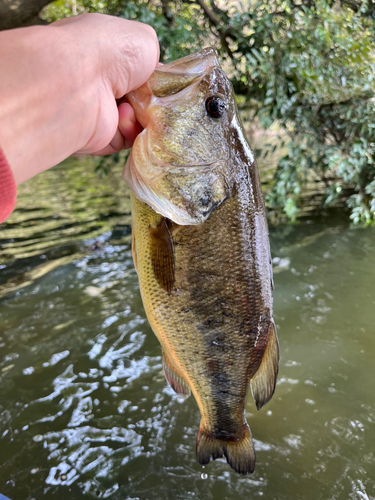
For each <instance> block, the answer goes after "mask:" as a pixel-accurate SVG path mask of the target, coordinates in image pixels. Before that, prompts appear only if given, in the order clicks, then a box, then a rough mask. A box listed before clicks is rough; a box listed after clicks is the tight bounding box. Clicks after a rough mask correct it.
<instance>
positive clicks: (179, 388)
mask: <svg viewBox="0 0 375 500" xmlns="http://www.w3.org/2000/svg"><path fill="white" fill-rule="evenodd" d="M163 370H164V375H165V378H166V379H167V380H168V383H169V385H170V386H171V387H172V389H173V390H174V392H175V393H176V394H180V395H181V396H184V397H185V398H188V397H189V396H190V394H191V391H190V387H189V386H188V384H187V383H186V382H185V380H184V379H183V378H182V377H181V375H180V374H179V373H178V371H177V369H176V367H175V366H174V364H173V363H172V361H171V360H170V359H169V357H168V356H167V355H166V354H165V352H164V351H163Z"/></svg>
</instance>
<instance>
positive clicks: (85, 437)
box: [0, 160, 375, 500]
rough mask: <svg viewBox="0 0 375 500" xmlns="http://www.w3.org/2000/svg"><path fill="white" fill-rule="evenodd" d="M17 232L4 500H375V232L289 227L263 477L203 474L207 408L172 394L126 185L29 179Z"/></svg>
mask: <svg viewBox="0 0 375 500" xmlns="http://www.w3.org/2000/svg"><path fill="white" fill-rule="evenodd" d="M18 207H19V208H18V210H17V211H16V212H15V213H14V214H13V216H12V217H11V219H10V220H9V222H8V223H7V224H5V225H3V226H1V228H0V493H2V494H4V495H6V496H8V497H9V498H11V499H12V500H21V499H22V500H25V499H27V500H31V499H43V498H45V499H52V498H53V499H54V500H66V498H70V499H72V500H76V499H77V500H78V499H80V498H87V499H90V498H111V499H114V500H115V499H116V500H120V499H121V500H125V499H129V500H136V499H140V500H154V499H155V500H159V499H168V500H169V499H171V500H172V499H183V500H185V499H190V498H198V499H200V500H211V499H215V500H224V499H228V500H238V499H248V498H258V497H263V498H267V499H278V500H284V499H285V500H290V499H293V500H295V499H301V500H302V499H303V500H317V499H322V500H323V499H324V500H331V499H340V500H344V499H345V500H346V499H352V500H357V499H358V500H367V499H368V500H371V499H374V498H375V389H374V387H375V369H374V366H375V327H374V320H375V292H374V290H375V231H374V230H371V229H367V230H362V229H353V228H350V227H349V226H348V225H347V224H346V223H345V222H344V221H342V220H340V219H338V220H337V219H335V220H332V219H331V220H330V219H328V220H327V219H325V220H316V219H314V220H310V221H304V222H301V223H300V224H299V225H298V226H295V227H291V226H285V227H278V228H274V229H272V230H271V247H272V254H273V258H274V267H275V285H276V289H275V320H276V323H277V325H278V332H279V338H280V345H281V364H280V375H279V382H278V385H277V389H276V393H275V396H274V398H273V399H272V401H271V402H270V403H269V404H267V405H266V406H265V407H264V408H263V409H262V410H261V411H259V412H257V411H256V409H255V407H254V404H253V402H252V401H250V400H249V402H248V405H247V416H248V421H249V424H250V426H251V429H252V433H253V437H254V439H255V447H256V451H257V468H256V472H255V473H254V474H253V475H252V476H250V477H245V478H244V477H240V476H238V475H236V474H234V473H233V472H232V471H231V470H230V469H229V467H228V466H227V465H226V464H225V463H224V462H222V461H216V462H215V463H211V464H209V465H208V466H206V467H205V468H203V467H201V466H200V465H199V464H197V463H196V461H195V437H196V433H197V428H198V424H199V411H198V409H197V406H196V404H195V402H194V400H193V399H192V398H190V399H188V400H186V401H184V402H182V401H181V400H180V399H179V398H178V397H177V396H176V395H174V393H173V392H172V391H171V389H169V388H168V387H167V384H166V382H165V379H164V376H163V374H162V368H161V357H160V354H161V352H160V347H159V345H158V342H157V340H156V338H155V337H154V335H153V333H152V331H151V330H150V327H149V326H148V323H147V321H146V319H145V315H144V311H143V307H142V303H141V300H140V296H139V289H138V284H137V278H136V274H135V271H134V268H133V264H132V260H131V251H130V213H129V198H128V194H127V191H126V189H125V188H124V186H123V185H122V184H121V182H120V179H119V172H115V173H114V174H113V175H111V176H110V177H108V178H106V179H103V180H98V178H97V176H96V175H95V174H93V173H92V166H91V165H90V164H87V165H86V164H85V163H82V160H80V161H78V160H77V161H75V162H71V163H70V164H65V165H62V166H60V167H58V168H57V169H54V170H52V171H50V172H48V173H47V174H46V175H45V176H40V177H39V178H36V179H34V180H33V181H31V182H30V183H28V184H26V185H25V186H24V187H23V188H22V189H21V192H20V196H19V205H18Z"/></svg>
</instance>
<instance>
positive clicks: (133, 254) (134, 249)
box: [132, 227, 138, 274]
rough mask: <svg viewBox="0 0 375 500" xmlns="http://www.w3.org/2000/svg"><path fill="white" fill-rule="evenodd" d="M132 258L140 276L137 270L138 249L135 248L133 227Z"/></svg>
mask: <svg viewBox="0 0 375 500" xmlns="http://www.w3.org/2000/svg"><path fill="white" fill-rule="evenodd" d="M132 257H133V264H134V267H135V270H136V273H137V274H138V268H137V249H136V248H135V232H134V228H133V227H132Z"/></svg>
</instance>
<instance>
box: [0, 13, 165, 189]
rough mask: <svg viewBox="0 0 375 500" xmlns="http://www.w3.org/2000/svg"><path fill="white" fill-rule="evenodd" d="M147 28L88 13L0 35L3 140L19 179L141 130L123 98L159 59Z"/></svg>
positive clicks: (127, 140) (126, 141)
mask: <svg viewBox="0 0 375 500" xmlns="http://www.w3.org/2000/svg"><path fill="white" fill-rule="evenodd" d="M158 58H159V47H158V42H157V37H156V34H155V32H154V30H153V29H152V28H150V27H149V26H147V25H144V24H141V23H137V22H134V21H126V20H124V19H120V18H115V17H111V16H105V15H102V14H85V15H82V16H77V17H72V18H68V19H64V20H61V21H58V22H56V23H53V24H51V25H49V26H39V27H32V28H22V29H18V30H10V31H5V32H2V33H0V65H1V67H3V68H7V70H6V71H5V72H4V73H3V74H2V76H1V79H0V145H1V147H2V149H3V151H4V153H5V155H6V156H7V158H8V162H9V164H10V165H11V167H12V170H13V173H14V176H15V179H16V182H17V184H20V183H21V182H23V181H25V180H27V179H29V178H30V177H32V176H34V175H36V174H37V173H39V172H41V171H43V170H46V169H47V168H50V167H52V166H53V165H55V164H57V163H59V162H60V161H62V160H63V159H65V158H67V157H68V156H70V155H71V154H74V153H77V154H110V153H113V152H116V151H119V150H120V149H122V148H126V147H130V146H131V144H132V142H133V141H134V139H135V137H136V135H137V134H138V133H139V131H140V126H139V124H137V122H136V119H135V116H134V111H133V109H132V108H131V106H130V105H129V104H128V103H123V104H120V106H119V107H117V104H116V99H119V98H121V97H122V96H123V95H124V94H126V93H128V92H130V91H131V90H134V89H136V88H138V87H139V86H141V85H142V84H143V83H144V82H145V81H147V79H148V78H149V77H150V75H151V73H152V72H153V70H154V68H155V67H156V65H157V62H158Z"/></svg>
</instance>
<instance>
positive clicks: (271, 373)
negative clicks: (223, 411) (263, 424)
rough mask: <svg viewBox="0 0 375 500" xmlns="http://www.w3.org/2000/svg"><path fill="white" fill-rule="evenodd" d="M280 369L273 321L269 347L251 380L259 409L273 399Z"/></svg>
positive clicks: (269, 333)
mask: <svg viewBox="0 0 375 500" xmlns="http://www.w3.org/2000/svg"><path fill="white" fill-rule="evenodd" d="M278 369H279V342H278V340H277V335H276V328H275V323H274V322H273V320H272V321H271V324H270V327H269V331H268V342H267V347H266V349H265V351H264V354H263V359H262V362H261V364H260V366H259V368H258V370H257V371H256V372H255V375H254V376H253V378H252V379H251V380H250V388H251V393H252V395H253V398H254V401H255V404H256V407H257V409H258V410H260V409H261V408H262V406H263V405H265V404H266V403H268V401H269V400H270V399H271V397H272V395H273V393H274V391H275V386H276V379H277V372H278Z"/></svg>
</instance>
